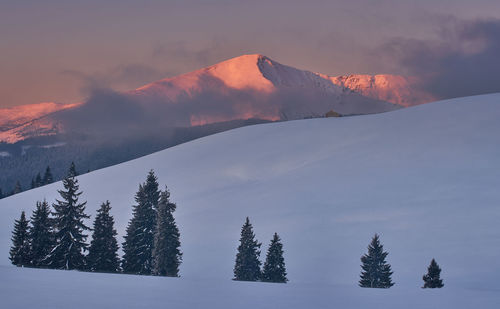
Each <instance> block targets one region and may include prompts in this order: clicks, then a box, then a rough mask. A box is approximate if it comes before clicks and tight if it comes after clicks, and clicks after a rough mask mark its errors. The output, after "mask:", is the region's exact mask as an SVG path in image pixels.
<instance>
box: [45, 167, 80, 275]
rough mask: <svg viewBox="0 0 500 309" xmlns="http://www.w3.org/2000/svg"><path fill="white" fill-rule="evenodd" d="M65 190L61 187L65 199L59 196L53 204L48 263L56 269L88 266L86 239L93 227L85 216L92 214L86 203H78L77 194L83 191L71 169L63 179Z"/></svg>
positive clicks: (60, 192)
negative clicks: (85, 253)
mask: <svg viewBox="0 0 500 309" xmlns="http://www.w3.org/2000/svg"><path fill="white" fill-rule="evenodd" d="M62 182H63V186H64V190H59V191H58V192H59V194H60V195H61V197H62V200H56V203H55V204H54V205H53V206H54V213H53V215H54V228H55V234H54V236H55V246H54V248H53V249H52V251H51V252H50V254H49V256H48V266H49V267H50V268H57V269H78V270H83V269H84V268H85V256H84V251H86V250H87V247H88V245H87V244H86V243H85V241H86V239H87V235H86V234H84V232H85V231H87V230H90V229H89V228H88V227H87V226H86V225H85V223H84V222H83V220H84V219H88V218H90V216H88V215H86V214H85V204H87V202H83V203H79V202H78V198H79V197H80V195H81V194H82V192H81V191H80V192H79V191H78V190H79V186H78V180H77V179H76V178H75V176H74V173H73V171H72V170H71V169H70V171H69V173H68V175H67V176H66V178H64V179H63V181H62Z"/></svg>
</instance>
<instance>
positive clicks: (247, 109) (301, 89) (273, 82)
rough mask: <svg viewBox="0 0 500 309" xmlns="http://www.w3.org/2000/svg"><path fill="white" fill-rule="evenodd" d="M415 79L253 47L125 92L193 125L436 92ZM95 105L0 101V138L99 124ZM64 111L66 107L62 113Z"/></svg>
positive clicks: (145, 111) (147, 111)
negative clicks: (323, 68) (338, 69)
mask: <svg viewBox="0 0 500 309" xmlns="http://www.w3.org/2000/svg"><path fill="white" fill-rule="evenodd" d="M416 85H417V81H416V80H415V79H412V78H406V77H403V76H396V75H374V76H371V75H348V76H338V77H331V76H328V75H324V74H319V73H313V72H310V71H305V70H299V69H295V68H293V67H289V66H286V65H282V64H280V63H278V62H276V61H274V60H272V59H270V58H268V57H266V56H263V55H259V54H253V55H243V56H239V57H236V58H232V59H229V60H226V61H223V62H220V63H218V64H215V65H212V66H209V67H207V68H203V69H200V70H197V71H193V72H190V73H186V74H183V75H179V76H175V77H171V78H166V79H162V80H159V81H157V82H154V83H151V84H148V85H145V86H142V87H140V88H137V89H135V90H132V91H129V92H125V93H121V94H120V95H121V96H122V98H123V99H125V100H127V101H130V102H127V103H128V105H127V107H128V108H130V107H132V108H133V109H134V110H135V109H137V110H140V111H141V112H140V114H141V116H142V117H144V119H141V120H140V121H142V122H143V123H144V124H147V125H149V126H154V125H162V126H170V127H189V126H198V125H205V124H211V123H218V122H226V121H231V120H246V119H253V118H255V119H263V120H269V121H277V120H292V119H302V118H311V117H322V116H324V115H325V114H326V113H327V112H329V111H334V112H336V113H339V114H341V115H358V114H373V113H381V112H387V111H392V110H395V109H399V108H401V107H407V106H412V105H417V104H422V103H426V102H430V101H433V100H434V98H433V97H432V96H431V95H430V94H427V93H425V92H423V91H420V90H418V87H417V86H416ZM106 104H111V103H110V102H109V100H106V99H103V100H102V102H99V104H96V105H95V106H98V107H99V108H102V107H103V106H104V105H106ZM115 104H116V102H115ZM95 106H92V105H89V103H88V102H87V103H82V104H57V103H40V104H32V105H25V106H18V107H14V108H10V109H2V110H0V142H7V143H15V142H18V141H21V140H24V139H27V138H31V137H36V136H45V135H56V134H58V133H62V132H64V131H67V130H69V129H71V128H72V126H73V124H72V122H71V120H68V119H79V120H80V121H81V120H82V119H81V118H82V117H91V118H92V119H89V120H88V123H89V125H94V124H95V122H96V121H97V120H95V119H94V117H92V116H91V115H92V113H93V108H94V107H95ZM110 106H111V105H110ZM116 106H118V107H120V108H116V107H111V109H112V110H114V113H115V115H114V116H118V118H119V116H120V114H125V113H126V108H125V105H121V104H120V102H119V103H118V105H116ZM121 106H123V107H124V108H123V109H122V108H121ZM82 110H85V113H82V112H81V111H82ZM59 111H64V117H63V116H62V113H58V112H59ZM68 113H69V114H68ZM71 113H73V114H71ZM97 113H98V111H96V112H95V113H94V114H97ZM68 115H69V116H72V117H67V116H68ZM82 115H87V116H82ZM89 115H90V116H89ZM63 118H64V121H63ZM158 122H161V123H158ZM141 126H142V124H140V125H138V127H141ZM101 127H102V124H101ZM101 127H100V128H101ZM80 129H81V126H80V127H79V130H80Z"/></svg>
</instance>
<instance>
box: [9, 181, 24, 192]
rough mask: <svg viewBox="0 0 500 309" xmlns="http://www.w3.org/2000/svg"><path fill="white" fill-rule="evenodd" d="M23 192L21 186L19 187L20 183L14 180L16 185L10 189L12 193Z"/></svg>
mask: <svg viewBox="0 0 500 309" xmlns="http://www.w3.org/2000/svg"><path fill="white" fill-rule="evenodd" d="M21 192H23V187H21V183H20V182H19V180H18V181H16V185H15V186H14V191H12V194H17V193H21Z"/></svg>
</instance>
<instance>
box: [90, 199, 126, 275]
mask: <svg viewBox="0 0 500 309" xmlns="http://www.w3.org/2000/svg"><path fill="white" fill-rule="evenodd" d="M110 210H111V206H110V203H109V201H106V202H105V203H102V205H101V208H100V209H99V210H97V216H96V217H95V220H94V228H93V230H94V233H93V234H92V241H91V242H90V247H89V254H88V256H87V268H88V269H89V270H90V271H97V272H113V273H114V272H118V271H119V270H120V261H119V259H118V242H117V241H116V235H117V233H116V230H115V229H114V219H113V217H112V216H111V214H110V213H109V212H110Z"/></svg>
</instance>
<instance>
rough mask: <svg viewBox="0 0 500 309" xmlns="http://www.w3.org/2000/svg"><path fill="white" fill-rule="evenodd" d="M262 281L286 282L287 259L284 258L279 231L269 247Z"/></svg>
mask: <svg viewBox="0 0 500 309" xmlns="http://www.w3.org/2000/svg"><path fill="white" fill-rule="evenodd" d="M262 281H266V282H277V283H286V282H287V281H288V279H287V278H286V268H285V259H284V258H283V244H282V243H281V239H280V237H279V236H278V234H277V233H274V237H273V239H272V240H271V244H270V245H269V248H268V249H267V255H266V261H265V262H264V269H263V271H262Z"/></svg>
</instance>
